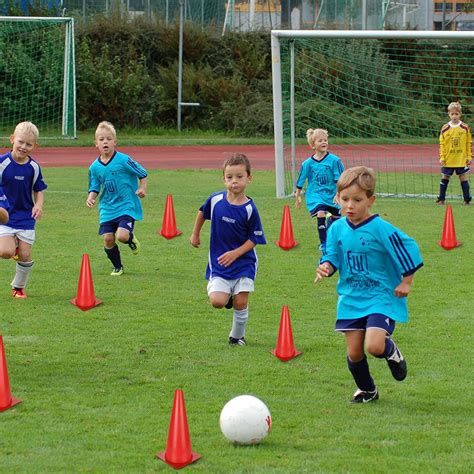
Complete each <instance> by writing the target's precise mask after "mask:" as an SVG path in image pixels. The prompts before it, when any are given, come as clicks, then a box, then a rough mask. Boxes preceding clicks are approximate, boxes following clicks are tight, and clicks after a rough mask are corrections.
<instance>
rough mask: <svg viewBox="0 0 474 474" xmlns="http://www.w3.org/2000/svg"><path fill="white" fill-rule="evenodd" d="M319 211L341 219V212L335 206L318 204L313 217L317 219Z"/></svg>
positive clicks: (312, 213) (312, 214)
mask: <svg viewBox="0 0 474 474" xmlns="http://www.w3.org/2000/svg"><path fill="white" fill-rule="evenodd" d="M319 211H324V212H330V213H331V215H333V216H335V217H341V210H340V209H338V208H337V207H334V206H327V205H326V204H318V205H317V206H316V207H315V208H314V209H313V210H312V211H311V212H310V214H311V217H316V214H317V213H318V212H319Z"/></svg>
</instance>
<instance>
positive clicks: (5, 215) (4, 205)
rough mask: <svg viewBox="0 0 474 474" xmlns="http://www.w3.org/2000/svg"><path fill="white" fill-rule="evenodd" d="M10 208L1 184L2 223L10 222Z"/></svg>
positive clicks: (0, 206)
mask: <svg viewBox="0 0 474 474" xmlns="http://www.w3.org/2000/svg"><path fill="white" fill-rule="evenodd" d="M8 209H10V205H9V204H8V199H7V197H6V196H5V193H4V192H3V189H2V187H1V186H0V224H6V223H7V222H8V219H9V218H10V215H9V214H8Z"/></svg>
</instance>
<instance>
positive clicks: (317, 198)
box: [296, 153, 344, 212]
mask: <svg viewBox="0 0 474 474" xmlns="http://www.w3.org/2000/svg"><path fill="white" fill-rule="evenodd" d="M343 171H344V165H343V164H342V161H341V159H340V158H339V157H338V156H336V155H333V154H332V153H326V155H325V156H324V157H323V158H322V159H321V160H319V161H318V160H316V159H315V158H314V157H313V156H310V157H309V158H307V159H306V160H305V161H303V163H302V164H301V169H300V174H299V176H298V180H297V181H296V187H297V188H298V189H303V186H304V184H305V181H306V180H307V181H308V186H307V187H306V195H305V198H306V207H307V208H308V211H309V212H311V211H312V210H313V209H314V208H315V207H316V206H318V205H321V204H324V205H326V206H332V207H336V208H337V209H340V206H339V204H336V203H334V196H335V195H336V191H337V190H336V183H337V180H338V179H339V178H340V176H341V174H342V172H343Z"/></svg>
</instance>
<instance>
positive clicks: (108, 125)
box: [95, 120, 117, 138]
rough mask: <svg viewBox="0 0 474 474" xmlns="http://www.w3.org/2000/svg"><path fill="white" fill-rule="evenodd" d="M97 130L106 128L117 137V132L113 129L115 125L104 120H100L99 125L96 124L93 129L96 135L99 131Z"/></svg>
mask: <svg viewBox="0 0 474 474" xmlns="http://www.w3.org/2000/svg"><path fill="white" fill-rule="evenodd" d="M99 130H107V131H109V132H110V133H111V134H112V135H113V136H114V138H117V132H116V131H115V127H114V126H113V125H112V124H111V123H110V122H107V121H106V120H104V121H103V122H100V123H99V125H97V128H96V130H95V136H96V137H97V134H98V133H99Z"/></svg>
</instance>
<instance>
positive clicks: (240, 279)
mask: <svg viewBox="0 0 474 474" xmlns="http://www.w3.org/2000/svg"><path fill="white" fill-rule="evenodd" d="M251 180H252V175H251V169H250V162H249V160H248V158H247V157H246V156H245V155H243V154H240V153H236V154H234V155H232V156H231V157H230V158H229V159H227V160H226V161H225V163H224V183H225V186H226V188H227V190H225V191H219V192H217V193H214V194H211V196H209V197H208V198H207V200H206V202H205V203H204V204H203V205H202V206H201V207H200V208H199V211H198V214H197V217H196V222H195V224H194V229H193V232H192V235H191V237H190V239H189V240H190V242H191V245H192V246H193V247H199V245H200V244H201V239H200V234H201V229H202V226H203V225H204V222H205V221H206V220H210V221H211V239H210V248H209V259H208V265H207V269H206V279H207V280H208V285H207V292H208V295H209V300H210V302H211V304H212V306H213V307H214V308H223V307H224V306H225V307H226V308H228V309H230V308H233V309H234V316H233V324H232V329H231V331H230V334H229V344H231V345H239V346H244V345H245V343H246V341H245V329H246V326H247V320H248V316H249V311H248V299H249V293H250V292H252V291H254V280H255V276H256V274H257V265H258V258H257V254H256V252H255V246H256V245H257V244H266V243H267V242H266V240H265V235H264V233H263V228H262V223H261V221H260V216H259V214H258V210H257V207H256V206H255V204H254V202H253V200H252V199H251V198H249V197H248V196H247V195H246V194H245V188H246V186H247V185H248V184H249V183H250V181H251Z"/></svg>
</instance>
